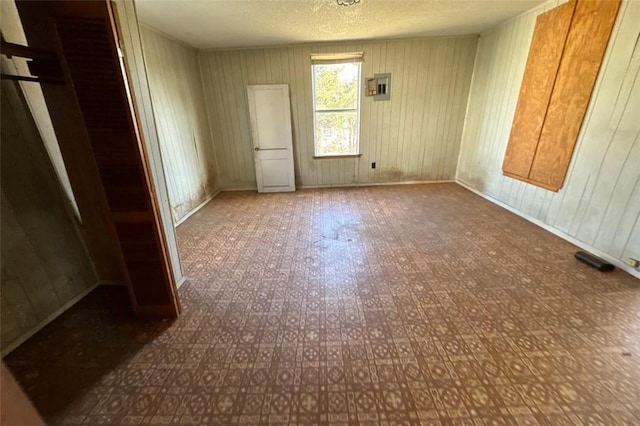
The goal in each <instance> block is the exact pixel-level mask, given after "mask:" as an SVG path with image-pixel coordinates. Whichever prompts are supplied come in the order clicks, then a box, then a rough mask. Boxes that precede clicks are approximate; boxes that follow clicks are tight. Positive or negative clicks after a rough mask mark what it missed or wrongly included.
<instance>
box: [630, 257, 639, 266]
mask: <svg viewBox="0 0 640 426" xmlns="http://www.w3.org/2000/svg"><path fill="white" fill-rule="evenodd" d="M627 265H629V266H631V267H633V268H636V269H637V268H640V260H638V259H634V258H632V257H630V258H628V259H627Z"/></svg>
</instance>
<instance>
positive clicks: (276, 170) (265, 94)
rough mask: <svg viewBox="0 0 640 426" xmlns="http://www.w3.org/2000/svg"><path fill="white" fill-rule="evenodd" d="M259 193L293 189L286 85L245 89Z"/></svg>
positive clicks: (289, 117)
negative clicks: (247, 98)
mask: <svg viewBox="0 0 640 426" xmlns="http://www.w3.org/2000/svg"><path fill="white" fill-rule="evenodd" d="M247 93H248V96H249V117H250V119H251V134H252V137H253V159H254V162H255V166H256V178H257V181H258V192H288V191H295V190H296V183H295V176H294V174H293V141H292V136H291V110H290V103H289V85H288V84H265V85H253V86H248V88H247Z"/></svg>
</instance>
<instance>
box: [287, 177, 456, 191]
mask: <svg viewBox="0 0 640 426" xmlns="http://www.w3.org/2000/svg"><path fill="white" fill-rule="evenodd" d="M432 183H456V181H455V180H453V179H442V180H408V181H401V182H366V183H357V182H354V183H344V184H343V183H341V184H335V185H334V184H326V185H301V186H299V187H298V188H299V189H322V188H359V187H363V186H364V187H366V186H395V185H427V184H432Z"/></svg>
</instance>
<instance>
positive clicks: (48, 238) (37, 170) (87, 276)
mask: <svg viewBox="0 0 640 426" xmlns="http://www.w3.org/2000/svg"><path fill="white" fill-rule="evenodd" d="M14 84H15V83H13V82H4V81H3V83H2V96H1V99H2V115H1V117H2V123H1V126H0V128H1V129H2V135H1V144H0V146H1V147H2V153H1V155H0V158H1V159H2V164H1V166H0V170H2V176H1V178H0V182H1V186H2V200H1V201H0V205H1V206H2V212H1V216H0V217H1V218H2V224H1V225H0V227H1V228H2V241H1V243H0V247H1V248H2V256H1V260H0V263H2V281H1V283H2V284H1V289H0V295H1V307H0V311H1V312H2V320H1V321H0V324H1V325H2V327H1V328H2V333H1V336H2V337H1V339H0V346H1V347H2V354H3V355H4V354H5V353H7V351H10V350H12V349H13V348H14V347H15V346H16V345H17V344H18V343H20V342H22V341H23V340H24V339H25V338H26V337H28V336H30V335H31V334H32V333H33V332H34V331H37V329H39V328H40V327H41V326H42V325H44V324H46V323H47V322H48V321H49V320H50V319H51V318H52V316H55V315H57V314H59V313H60V312H61V311H62V310H64V308H65V307H66V306H67V305H68V304H70V303H73V302H74V301H75V300H77V299H78V298H79V297H81V296H83V295H84V294H85V293H86V292H87V291H89V290H91V289H92V288H94V287H95V286H96V285H97V282H98V278H97V276H96V274H95V272H94V271H93V268H92V264H91V261H90V260H89V256H88V254H87V252H86V250H85V247H84V245H83V243H82V240H81V237H80V235H79V233H78V230H77V229H76V228H75V225H74V223H73V219H72V216H71V215H72V213H71V209H69V208H67V206H66V196H65V195H64V192H63V190H62V188H61V187H60V184H59V182H58V180H57V178H56V175H55V173H54V170H53V166H52V165H51V162H50V161H49V157H48V155H47V153H46V151H45V147H44V144H43V142H42V140H41V139H40V135H39V133H38V130H37V128H36V126H35V123H34V122H33V120H32V118H31V116H30V114H29V110H28V108H27V106H26V105H25V103H24V102H23V100H22V99H21V97H20V94H19V92H18V90H17V88H16V86H15V85H14Z"/></svg>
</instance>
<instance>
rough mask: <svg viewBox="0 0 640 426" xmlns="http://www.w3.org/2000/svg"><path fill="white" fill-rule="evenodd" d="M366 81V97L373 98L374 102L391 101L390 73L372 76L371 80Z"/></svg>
mask: <svg viewBox="0 0 640 426" xmlns="http://www.w3.org/2000/svg"><path fill="white" fill-rule="evenodd" d="M366 81H367V87H366V92H365V93H366V95H367V96H373V100H374V101H387V100H389V99H391V73H384V74H374V76H373V78H367V80H366Z"/></svg>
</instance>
